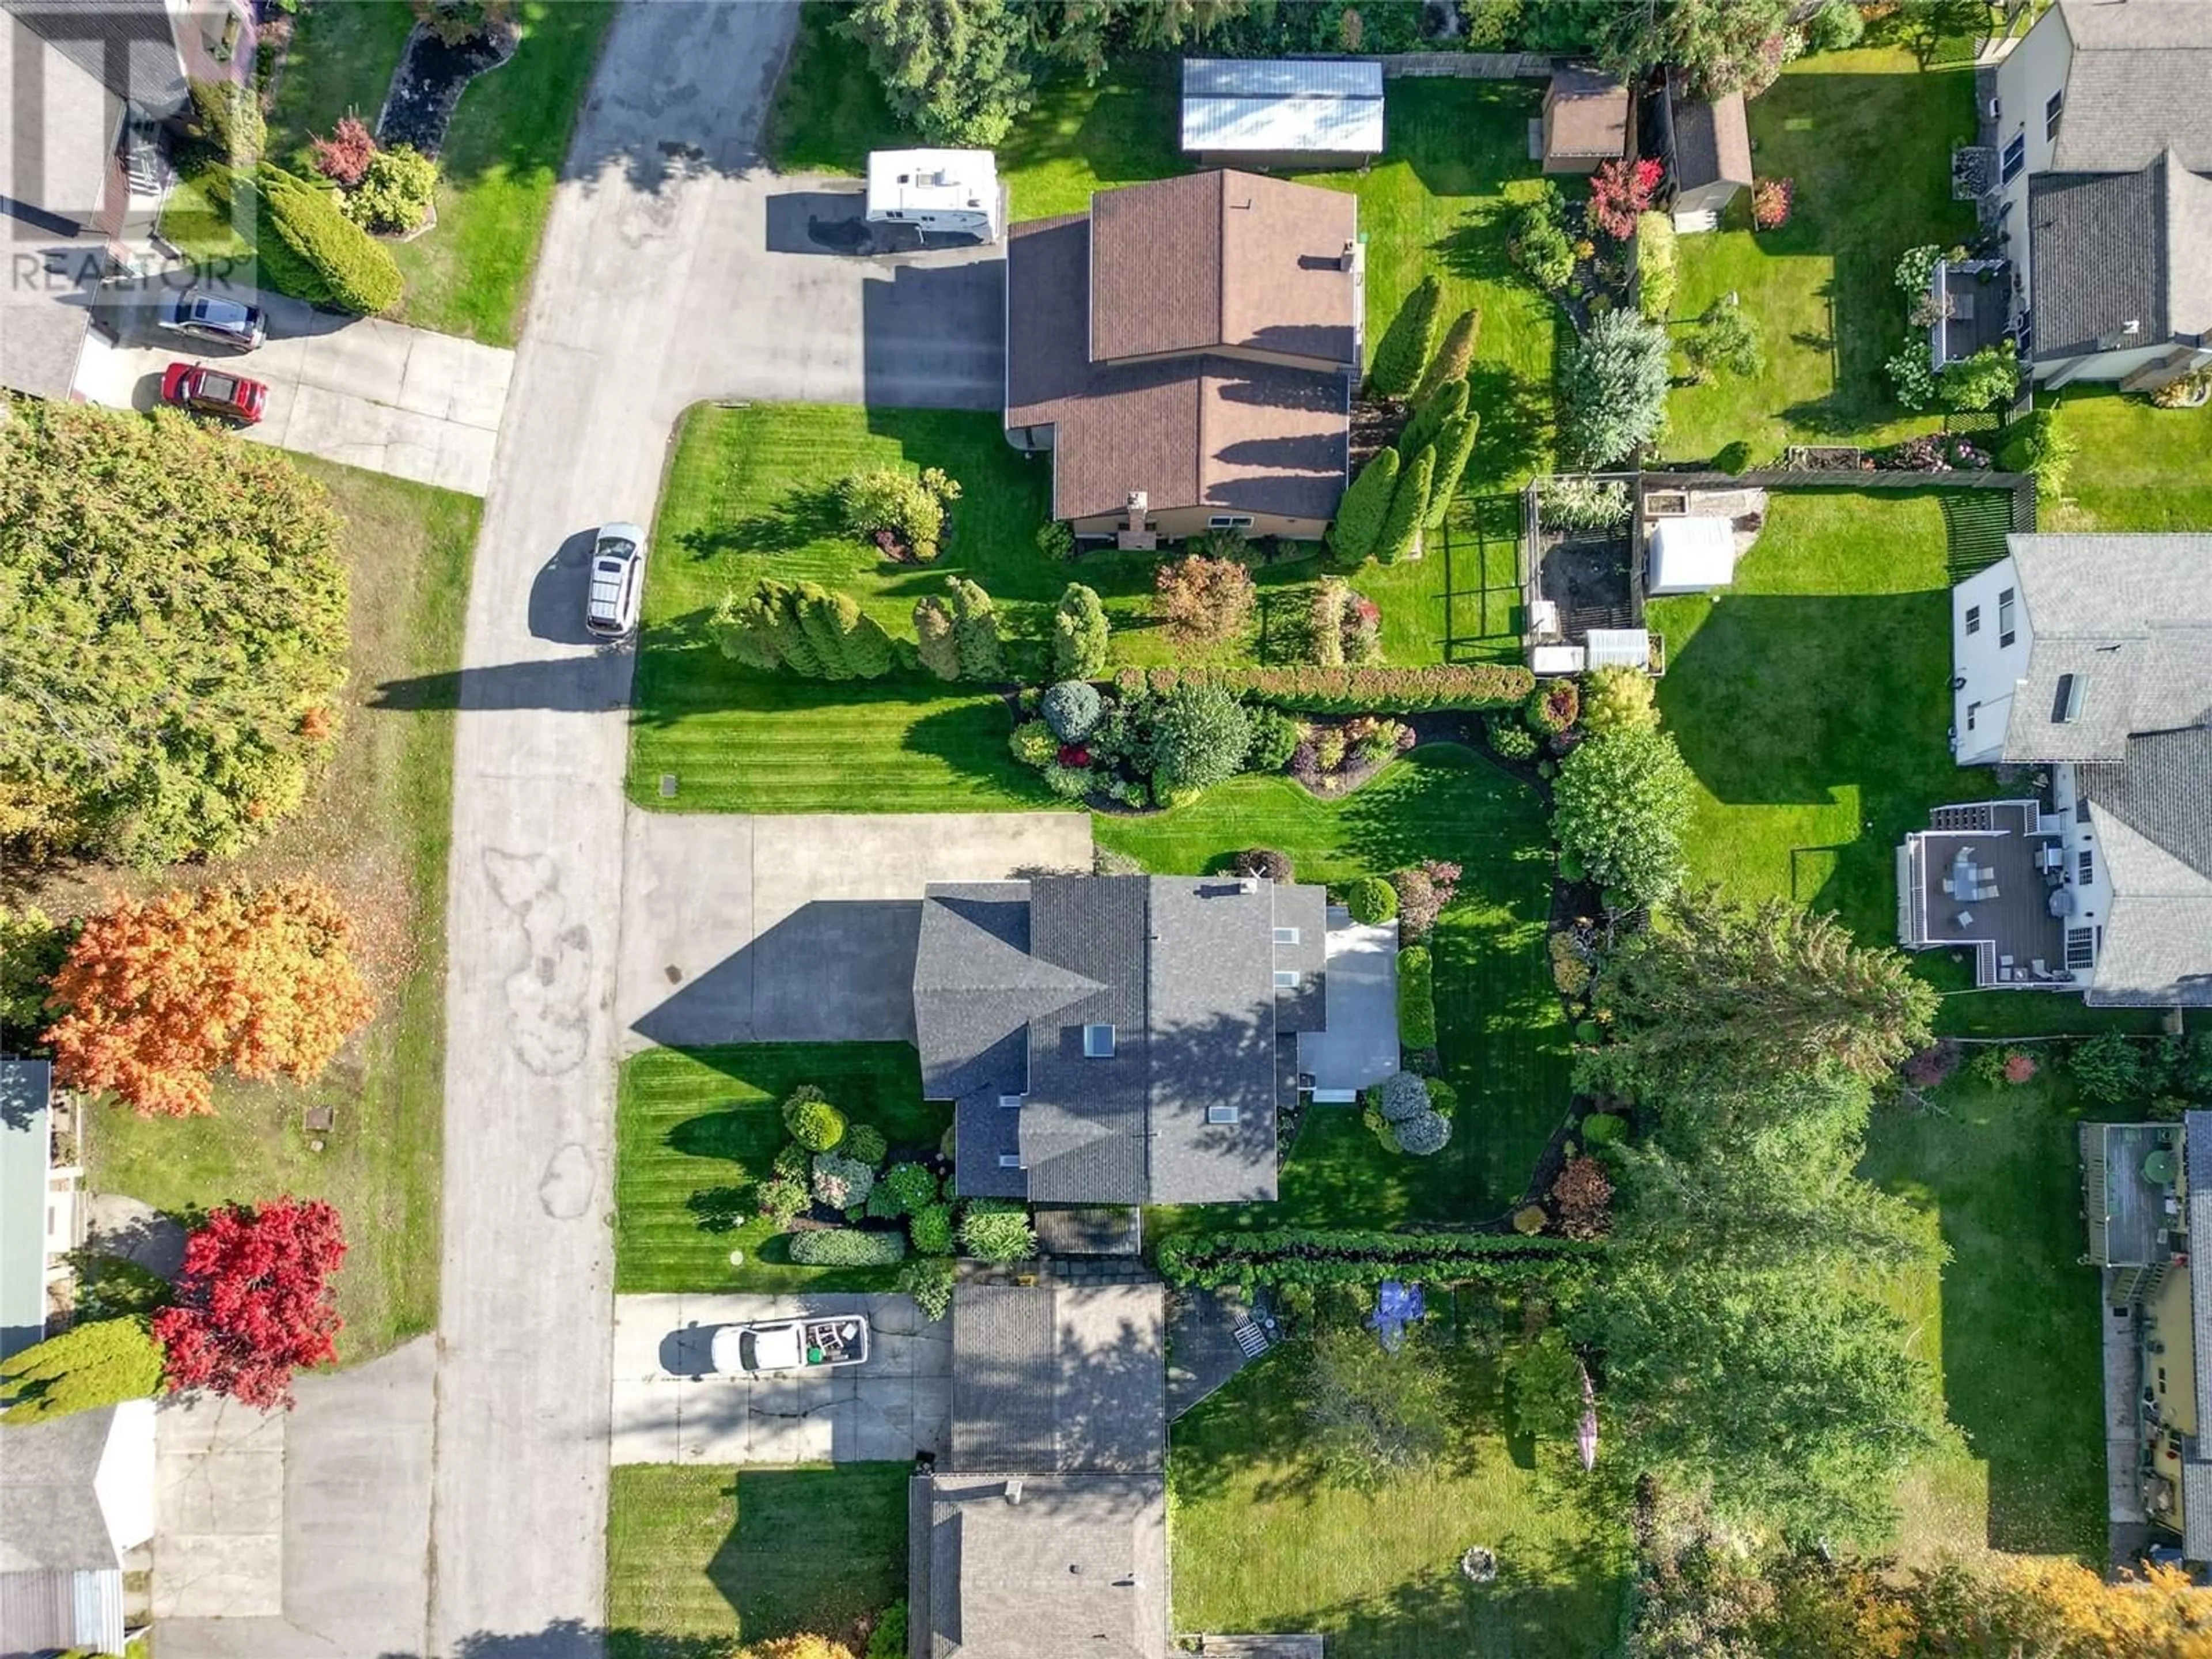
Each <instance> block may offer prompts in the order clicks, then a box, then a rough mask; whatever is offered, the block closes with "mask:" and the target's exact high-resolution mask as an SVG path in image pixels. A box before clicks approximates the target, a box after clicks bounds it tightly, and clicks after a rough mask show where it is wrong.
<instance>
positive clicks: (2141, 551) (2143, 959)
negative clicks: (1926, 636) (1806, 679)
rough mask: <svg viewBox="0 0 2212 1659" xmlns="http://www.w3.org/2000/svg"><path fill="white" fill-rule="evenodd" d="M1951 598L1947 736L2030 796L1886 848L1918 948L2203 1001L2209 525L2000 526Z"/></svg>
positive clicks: (2105, 986) (1906, 934) (2125, 996)
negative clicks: (2113, 530)
mask: <svg viewBox="0 0 2212 1659" xmlns="http://www.w3.org/2000/svg"><path fill="white" fill-rule="evenodd" d="M2006 545H2007V553H2006V556H2005V557H2004V558H2002V559H2001V560H1999V561H1998V562H1996V564H1994V565H1992V566H1990V568H1988V569H1986V570H1984V571H1981V572H1979V573H1978V574H1975V575H1972V576H1970V577H1968V578H1967V579H1966V580H1964V581H1961V582H1960V583H1959V584H1958V585H1957V586H1955V587H1954V589H1953V590H1952V595H1951V606H1952V610H1951V629H1952V666H1953V677H1952V681H1951V693H1952V698H1953V708H1954V715H1953V726H1952V747H1953V750H1954V753H1955V754H1956V755H1957V757H1958V759H1959V763H1960V765H1962V766H1981V765H1994V764H2004V765H2008V766H2017V767H2022V768H2033V769H2036V770H2037V772H2038V773H2039V778H2038V784H2039V793H2038V794H2037V795H2035V796H2034V797H2033V798H2022V799H2011V800H2002V801H1973V802H1966V803H1962V804H1960V805H1951V806H1942V807H1938V808H1936V811H1935V812H1934V814H1933V815H1932V817H1931V819H1930V823H1929V829H1926V830H1923V831H1917V832H1915V833H1914V834H1912V835H1911V836H1907V837H1906V840H1905V845H1904V846H1903V847H1901V848H1899V850H1898V877H1899V902H1898V930H1899V942H1900V943H1902V944H1904V945H1905V946H1907V947H1908V948H1910V949H1921V950H1924V949H1931V948H1954V947H1969V948H1972V949H1973V950H1974V951H1975V953H1976V963H1977V981H1978V982H1979V983H1982V984H1984V985H1996V986H2012V985H2021V986H2027V987H2036V988H2042V989H2058V990H2078V991H2081V992H2083V993H2084V994H2085V996H2086V999H2087V1001H2088V1002H2089V1003H2090V1004H2091V1005H2093V1006H2144V1007H2175V1006H2189V1007H2203V1006H2212V535H2125V536H2123V535H2109V536H2108V535H2045V536H2012V537H2009V538H2007V544H2006Z"/></svg>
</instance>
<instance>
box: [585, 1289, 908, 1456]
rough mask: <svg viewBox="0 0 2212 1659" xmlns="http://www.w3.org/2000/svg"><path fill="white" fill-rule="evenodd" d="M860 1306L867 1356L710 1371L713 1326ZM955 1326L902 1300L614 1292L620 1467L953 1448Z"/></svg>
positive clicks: (902, 1453)
mask: <svg viewBox="0 0 2212 1659" xmlns="http://www.w3.org/2000/svg"><path fill="white" fill-rule="evenodd" d="M802 1314H805V1315H832V1314H863V1315H866V1316H867V1319H868V1321H869V1323H870V1327H871V1333H870V1342H869V1353H868V1357H867V1358H866V1359H865V1360H863V1361H862V1362H861V1363H860V1364H857V1365H845V1366H839V1367H837V1368H836V1369H835V1370H826V1371H820V1372H817V1373H814V1374H812V1375H805V1374H794V1373H789V1372H786V1373H781V1374H779V1375H775V1376H754V1377H746V1376H714V1375H713V1374H711V1373H706V1374H704V1375H702V1373H705V1372H706V1367H707V1364H708V1358H707V1350H708V1344H709V1342H710V1341H711V1340H713V1335H714V1329H715V1328H716V1327H718V1326H721V1325H729V1324H738V1323H741V1322H749V1321H757V1320H769V1319H792V1318H796V1317H798V1316H800V1315H802ZM951 1375H952V1326H951V1322H950V1321H949V1320H942V1319H939V1320H925V1319H924V1318H922V1316H921V1311H920V1310H918V1309H917V1308H915V1305H914V1302H913V1299H912V1298H911V1297H903V1296H862V1295H852V1294H823V1295H819V1296H622V1297H616V1298H615V1347H614V1456H613V1461H614V1462H617V1463H848V1462H905V1461H906V1460H908V1458H911V1457H912V1456H913V1455H915V1453H916V1452H918V1451H927V1452H939V1451H942V1450H944V1449H945V1443H946V1434H947V1428H946V1425H947V1423H948V1422H949V1420H950V1414H951V1389H952V1382H951Z"/></svg>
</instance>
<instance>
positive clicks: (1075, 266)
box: [1006, 170, 1365, 546]
mask: <svg viewBox="0 0 2212 1659" xmlns="http://www.w3.org/2000/svg"><path fill="white" fill-rule="evenodd" d="M1358 214H1359V207H1358V200H1357V199H1356V198H1355V197H1352V196H1351V195H1350V194H1348V193H1346V192H1343V191H1332V190H1322V189H1318V188H1316V187H1315V186H1313V185H1294V184H1289V183H1286V182H1285V181H1284V180H1282V179H1268V178H1263V177H1261V175H1259V174H1257V173H1238V172H1233V171H1228V170H1217V171H1214V172H1210V173H1192V174H1189V175H1188V176H1186V177H1183V178H1179V179H1157V180H1155V181H1153V182H1152V183H1150V184H1142V185H1125V186H1123V187H1122V188H1121V189H1119V190H1109V191H1099V192H1098V193H1097V195H1096V196H1094V197H1092V198H1091V211H1090V212H1088V213H1075V214H1066V215H1062V216H1060V217H1057V218H1052V219H1033V220H1030V221H1029V222H1026V223H1024V224H1018V225H1015V226H1013V227H1012V228H1011V229H1010V230H1009V231H1008V233H1007V239H1006V438H1007V441H1009V442H1011V443H1012V444H1013V446H1014V447H1016V448H1018V449H1023V450H1029V451H1045V452H1048V453H1050V454H1051V456H1052V468H1053V499H1052V513H1053V516H1054V518H1055V519H1062V520H1066V521H1068V522H1069V523H1070V524H1071V525H1073V527H1074V529H1075V532H1076V534H1077V535H1079V536H1117V537H1121V538H1124V539H1125V540H1126V541H1127V542H1128V543H1129V544H1132V545H1137V546H1151V545H1154V544H1156V543H1157V541H1158V540H1177V539H1180V538H1183V537H1186V536H1194V535H1200V534H1203V533H1204V532H1206V531H1207V530H1213V529H1230V528H1233V529H1239V530H1243V531H1246V532H1249V533H1250V534H1252V535H1254V536H1283V537H1289V538H1293V539H1297V540H1305V541H1311V540H1315V539H1317V538H1319V537H1320V536H1321V534H1322V532H1323V531H1325V530H1326V529H1327V528H1328V522H1329V520H1331V519H1332V518H1334V516H1335V513H1336V504H1337V501H1338V500H1339V499H1340V497H1341V496H1342V495H1343V494H1344V489H1345V484H1346V470H1347V468H1348V466H1349V464H1350V453H1351V425H1352V421H1351V414H1352V391H1353V388H1354V386H1355V385H1356V383H1357V381H1358V376H1359V369H1360V353H1361V343H1362V342H1361V332H1362V331H1361V318H1362V314H1363V307H1364V302H1365V292H1364V288H1365V284H1364V270H1363V257H1362V250H1361V248H1360V246H1359V240H1358V238H1359V223H1358Z"/></svg>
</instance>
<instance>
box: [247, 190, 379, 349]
mask: <svg viewBox="0 0 2212 1659" xmlns="http://www.w3.org/2000/svg"><path fill="white" fill-rule="evenodd" d="M256 179H257V182H258V185H259V187H260V192H261V203H262V206H263V207H264V209H265V210H266V211H267V213H268V216H269V224H270V229H272V230H273V231H275V233H276V237H277V240H280V241H281V242H283V245H284V246H285V247H286V248H288V249H289V250H290V252H293V253H294V254H295V255H297V256H298V257H299V258H301V260H302V261H304V262H305V263H306V264H307V265H308V266H309V267H310V268H311V269H312V270H313V271H314V273H315V275H316V276H319V277H320V278H321V279H322V281H323V285H324V286H325V288H326V289H328V290H329V291H330V299H331V304H333V305H335V306H337V307H339V308H340V309H342V310H345V311H352V312H357V313H360V314H361V315H362V316H364V317H373V316H375V315H376V314H377V313H380V312H385V311H389V310H391V309H392V307H394V306H396V305H398V303H399V296H400V295H401V294H402V293H404V291H405V289H406V283H405V282H404V280H402V278H401V276H400V275H399V267H398V264H395V263H394V262H393V260H392V254H391V252H390V250H388V249H386V248H385V247H383V246H380V244H378V243H377V242H375V241H373V240H370V238H369V235H368V233H367V232H366V231H364V230H362V228H361V227H360V226H359V225H357V224H356V223H354V222H353V221H352V220H350V219H349V218H347V217H346V216H345V215H344V214H343V213H341V212H340V211H339V210H338V206H337V203H336V202H335V201H333V200H332V199H331V193H330V192H329V191H325V190H320V189H318V188H317V187H316V186H315V185H311V184H309V183H307V181H306V180H305V179H297V178H295V177H294V176H293V175H292V174H290V173H286V172H284V171H283V169H281V168H279V167H271V166H270V165H269V164H267V163H266V162H264V163H263V164H262V166H261V167H260V168H259V169H258V173H257V174H256Z"/></svg>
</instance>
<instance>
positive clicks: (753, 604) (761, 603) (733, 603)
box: [714, 581, 785, 671]
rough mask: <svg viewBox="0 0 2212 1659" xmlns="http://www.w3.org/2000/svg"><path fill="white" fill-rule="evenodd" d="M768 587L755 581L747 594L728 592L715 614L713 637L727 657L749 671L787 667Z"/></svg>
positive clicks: (767, 584)
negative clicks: (778, 638)
mask: <svg viewBox="0 0 2212 1659" xmlns="http://www.w3.org/2000/svg"><path fill="white" fill-rule="evenodd" d="M768 589H769V583H767V582H765V581H763V582H756V583H754V584H753V586H752V587H751V589H750V591H748V592H744V593H738V592H736V591H735V590H734V589H733V590H732V591H731V592H727V593H725V594H724V595H723V596H722V603H721V604H720V606H718V607H717V608H716V610H715V611H714V640H715V643H716V644H718V645H720V647H721V648H722V654H723V655H724V656H726V657H728V658H731V659H733V660H735V661H738V662H741V663H743V664H744V665H745V666H746V667H748V668H762V669H768V670H770V671H774V670H776V669H780V668H781V667H783V666H785V664H784V660H783V653H781V651H779V650H777V649H776V641H775V632H776V629H775V620H776V619H775V605H774V604H773V602H772V599H771V596H770V595H769V592H768Z"/></svg>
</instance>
